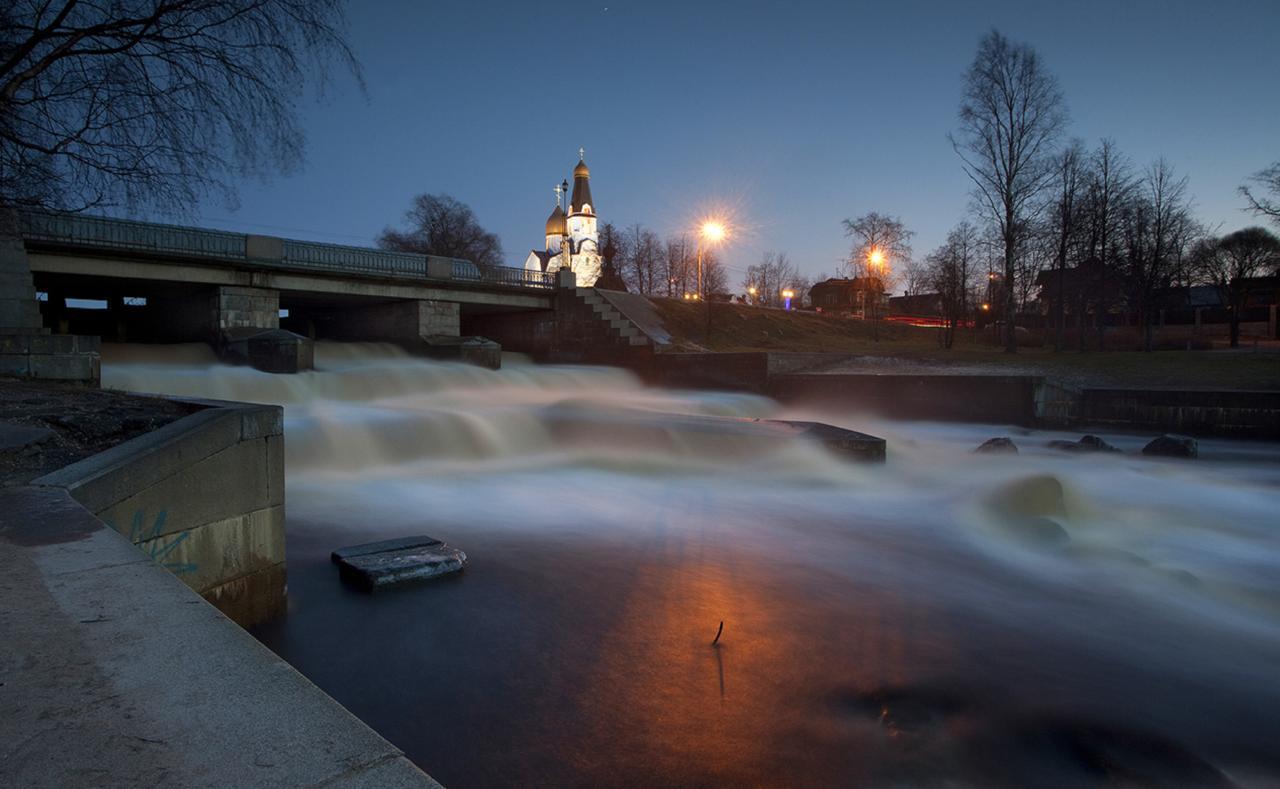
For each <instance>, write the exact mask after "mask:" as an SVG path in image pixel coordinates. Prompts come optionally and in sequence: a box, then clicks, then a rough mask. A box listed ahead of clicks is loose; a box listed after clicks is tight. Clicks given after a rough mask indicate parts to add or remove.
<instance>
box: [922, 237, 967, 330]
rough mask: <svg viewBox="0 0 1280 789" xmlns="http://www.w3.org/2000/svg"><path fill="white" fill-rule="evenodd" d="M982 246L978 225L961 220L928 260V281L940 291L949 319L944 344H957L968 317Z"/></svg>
mask: <svg viewBox="0 0 1280 789" xmlns="http://www.w3.org/2000/svg"><path fill="white" fill-rule="evenodd" d="M978 247H979V238H978V230H977V228H975V227H974V226H973V225H971V224H969V223H968V222H961V223H960V224H958V225H956V226H955V227H954V228H953V229H952V230H951V232H950V233H948V234H947V240H946V242H945V243H944V244H943V245H942V246H941V247H939V248H938V249H936V250H934V251H933V252H932V253H931V254H930V255H929V256H928V258H926V260H925V266H924V285H925V287H928V288H929V289H931V290H933V291H934V292H935V293H937V294H938V299H939V301H940V302H941V304H942V317H943V319H944V320H945V321H946V325H945V326H944V328H943V332H942V335H941V336H940V338H939V339H940V341H941V343H942V347H944V348H950V347H952V345H954V344H955V337H956V330H957V329H958V328H959V327H960V326H963V325H964V324H965V323H966V322H967V320H968V315H969V304H970V302H971V296H970V293H971V291H972V290H973V278H974V272H975V270H976V269H977V259H978Z"/></svg>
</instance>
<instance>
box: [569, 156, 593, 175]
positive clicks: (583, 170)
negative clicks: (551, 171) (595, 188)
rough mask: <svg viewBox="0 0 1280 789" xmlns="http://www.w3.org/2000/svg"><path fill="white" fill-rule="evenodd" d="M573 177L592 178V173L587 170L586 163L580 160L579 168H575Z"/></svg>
mask: <svg viewBox="0 0 1280 789" xmlns="http://www.w3.org/2000/svg"><path fill="white" fill-rule="evenodd" d="M573 177H574V178H590V177H591V171H590V170H588V169H587V163H586V162H584V161H582V160H581V159H579V160H578V166H577V167H575V168H573Z"/></svg>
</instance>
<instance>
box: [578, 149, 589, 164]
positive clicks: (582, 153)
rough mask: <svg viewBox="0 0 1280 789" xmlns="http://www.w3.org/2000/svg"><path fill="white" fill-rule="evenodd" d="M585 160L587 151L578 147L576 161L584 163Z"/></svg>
mask: <svg viewBox="0 0 1280 789" xmlns="http://www.w3.org/2000/svg"><path fill="white" fill-rule="evenodd" d="M586 158H587V149H586V148H583V147H581V146H579V147H578V159H579V160H582V161H585V160H586Z"/></svg>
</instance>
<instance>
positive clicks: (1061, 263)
mask: <svg viewBox="0 0 1280 789" xmlns="http://www.w3.org/2000/svg"><path fill="white" fill-rule="evenodd" d="M1084 159H1085V154H1084V148H1083V146H1082V145H1081V143H1080V141H1079V140H1072V141H1071V143H1070V144H1069V145H1067V147H1066V148H1064V149H1063V150H1062V151H1061V152H1059V153H1058V155H1057V157H1056V159H1055V161H1054V171H1055V172H1054V189H1053V196H1052V199H1051V204H1050V210H1049V231H1050V232H1051V233H1052V236H1053V241H1054V268H1055V277H1056V283H1055V286H1054V292H1055V293H1056V297H1055V298H1054V301H1053V324H1054V339H1053V349H1054V350H1055V351H1061V350H1062V345H1063V339H1064V335H1065V334H1066V329H1067V311H1066V284H1067V282H1066V280H1067V262H1068V260H1069V259H1070V257H1071V252H1072V248H1073V246H1074V245H1075V244H1076V241H1077V236H1078V235H1079V228H1080V218H1081V217H1080V214H1081V210H1080V200H1079V195H1080V191H1081V181H1083V180H1084V169H1085V162H1084Z"/></svg>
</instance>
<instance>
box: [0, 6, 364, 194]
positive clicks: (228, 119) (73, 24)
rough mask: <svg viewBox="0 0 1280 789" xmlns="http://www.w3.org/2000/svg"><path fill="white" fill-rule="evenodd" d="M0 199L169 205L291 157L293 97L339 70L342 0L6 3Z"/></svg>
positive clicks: (297, 146) (2, 13)
mask: <svg viewBox="0 0 1280 789" xmlns="http://www.w3.org/2000/svg"><path fill="white" fill-rule="evenodd" d="M2 5H3V7H2V8H0V205H8V206H10V207H24V206H25V207H32V206H39V207H48V208H59V209H70V210H81V209H85V208H88V207H93V206H104V205H112V204H123V205H126V206H134V207H140V206H143V205H146V206H150V207H154V208H159V209H160V210H163V211H169V212H174V211H181V210H183V209H187V208H190V207H191V206H193V205H194V204H195V203H196V202H197V201H198V200H199V199H200V198H201V197H203V196H204V195H206V194H208V193H209V192H221V193H222V194H223V195H224V196H226V197H227V198H233V197H234V190H232V189H231V187H229V186H228V184H227V180H228V179H229V177H230V176H232V175H236V174H245V173H247V174H254V175H262V174H264V173H266V172H267V171H268V170H269V169H272V168H275V169H279V170H282V171H288V170H291V169H293V168H295V167H296V166H297V165H298V164H299V163H300V162H301V161H302V158H303V148H304V136H303V132H302V128H301V126H300V125H299V124H298V119H297V111H296V104H295V101H296V99H297V97H298V96H299V94H300V93H301V92H302V89H303V87H304V85H305V83H306V81H307V79H308V78H309V77H318V78H319V79H320V80H321V81H322V82H323V80H324V79H325V78H326V77H327V75H328V73H329V69H330V66H331V64H333V63H334V62H337V63H340V64H341V65H342V66H343V67H345V68H346V69H347V70H349V71H350V72H351V73H353V74H354V75H355V76H356V77H357V79H359V65H358V63H357V62H356V59H355V57H354V55H353V54H352V52H351V50H350V48H349V47H348V45H347V43H346V40H345V34H344V29H345V21H344V19H343V3H342V0H258V1H257V2H250V0H112V2H76V0H60V1H58V2H51V0H9V2H6V3H3V4H2Z"/></svg>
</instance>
